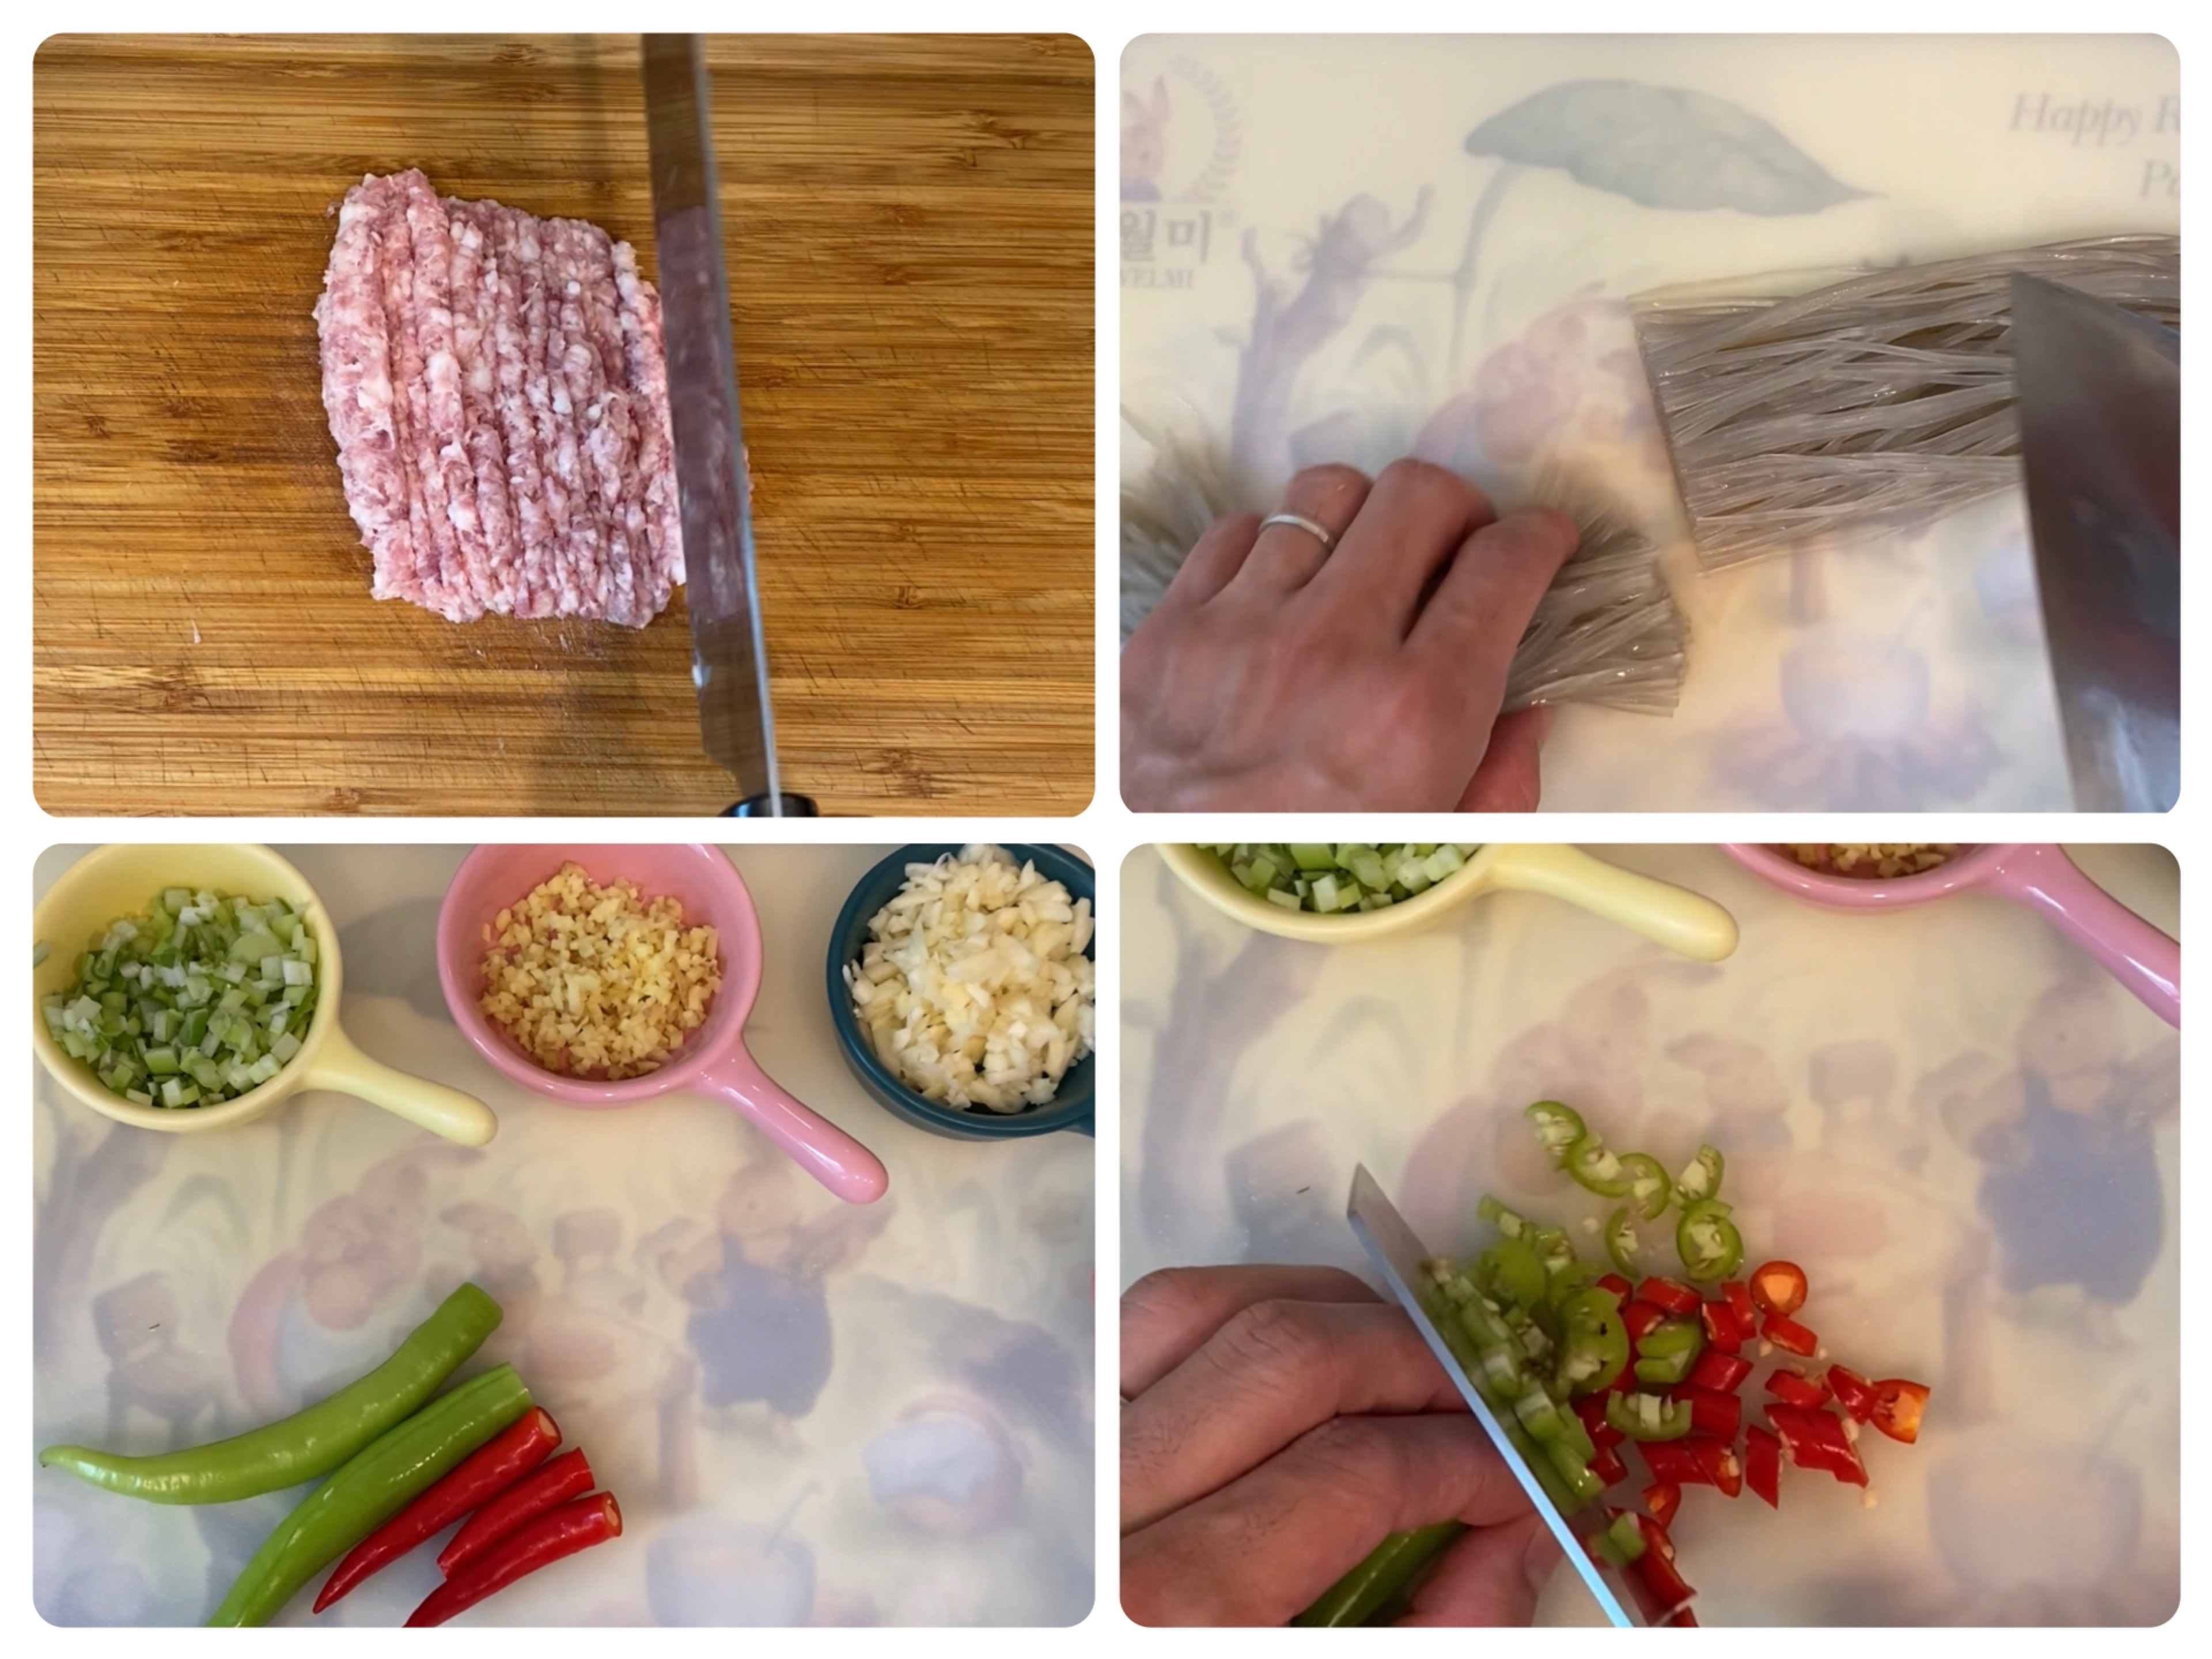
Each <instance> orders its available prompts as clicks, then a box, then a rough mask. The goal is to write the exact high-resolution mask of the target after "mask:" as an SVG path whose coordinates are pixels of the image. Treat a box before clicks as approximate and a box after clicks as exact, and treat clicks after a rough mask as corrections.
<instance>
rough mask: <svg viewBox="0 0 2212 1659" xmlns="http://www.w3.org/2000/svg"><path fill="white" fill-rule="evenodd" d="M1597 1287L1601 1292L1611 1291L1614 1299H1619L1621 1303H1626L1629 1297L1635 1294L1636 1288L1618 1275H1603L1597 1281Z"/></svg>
mask: <svg viewBox="0 0 2212 1659" xmlns="http://www.w3.org/2000/svg"><path fill="white" fill-rule="evenodd" d="M1597 1287H1598V1289H1600V1290H1601V1291H1612V1292H1613V1295H1614V1296H1615V1297H1619V1298H1620V1300H1621V1301H1623V1302H1626V1301H1627V1300H1628V1298H1629V1297H1632V1296H1634V1295H1635V1294H1636V1287H1635V1286H1634V1285H1632V1284H1630V1283H1629V1282H1628V1281H1627V1280H1626V1279H1623V1278H1622V1277H1621V1276H1620V1274H1619V1273H1607V1274H1605V1275H1604V1276H1603V1277H1601V1279H1599V1280H1598V1281H1597Z"/></svg>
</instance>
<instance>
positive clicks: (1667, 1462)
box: [1643, 1438, 1713, 1486]
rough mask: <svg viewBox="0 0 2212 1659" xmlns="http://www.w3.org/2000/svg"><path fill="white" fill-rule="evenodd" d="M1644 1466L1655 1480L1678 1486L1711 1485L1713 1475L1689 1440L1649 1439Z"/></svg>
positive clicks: (1645, 1444)
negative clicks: (1706, 1469)
mask: <svg viewBox="0 0 2212 1659" xmlns="http://www.w3.org/2000/svg"><path fill="white" fill-rule="evenodd" d="M1643 1452H1644V1468H1647V1469H1650V1471H1651V1478H1652V1479H1653V1480H1657V1481H1661V1482H1664V1483H1668V1484H1670V1485H1673V1486H1711V1485H1712V1484H1713V1482H1712V1477H1711V1475H1709V1474H1706V1472H1705V1464H1704V1463H1703V1462H1699V1458H1698V1454H1697V1453H1696V1452H1694V1451H1692V1449H1690V1443H1689V1441H1688V1440H1687V1439H1686V1438H1685V1439H1681V1440H1647V1441H1645V1442H1644V1446H1643Z"/></svg>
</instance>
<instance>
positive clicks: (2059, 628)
mask: <svg viewBox="0 0 2212 1659" xmlns="http://www.w3.org/2000/svg"><path fill="white" fill-rule="evenodd" d="M2012 335H2013V362H2014V375H2015V382H2016V386H2017V390H2018V395H2019V399H2020V427H2021V455H2022V459H2023V465H2024V467H2025V470H2026V472H2027V516H2028V527H2029V532H2030V534H2031V536H2032V537H2033V541H2034V544H2035V574H2036V582H2037V585H2038V586H2039V588H2040V589H2041V591H2042V595H2043V627H2044V632H2045V635H2046V636H2047V637H2048V639H2049V641H2050V646H2051V670H2052V672H2053V674H2054V675H2055V677H2056V678H2057V684H2058V713H2059V718H2060V720H2061V722H2062V724H2063V726H2064V728H2065V733H2066V762H2067V768H2068V769H2069V772H2071V774H2072V775H2073V780H2074V804H2075V806H2077V807H2079V808H2080V809H2081V810H2082V811H2090V812H2163V811H2166V810H2168V809H2169V808H2171V807H2172V805H2173V803H2174V800H2175V799H2176V798H2177V797H2178V796H2179V793H2180V790H2181V337H2180V336H2179V335H2178V334H2176V333H2175V332H2174V331H2172V330H2171V329H2167V328H2163V327H2160V325H2158V324H2156V323H2154V322H2152V321H2150V320H2148V319H2146V318H2142V317H2138V316H2136V314H2135V313H2132V312H2130V311H2126V310H2124V309H2123V308H2122V307H2118V306H2116V305H2114V304H2112V302H2111V301H2106V300H2100V299H2098V298H2096V297H2094V296H2093V295H2087V294H2083V293H2081V292H2079V291H2077V290H2075V289H2069V288H2063V287H2061V286H2059V285H2058V284H2057V283H2047V282H2045V281H2042V280H2041V279H2040V278H2038V277H2033V276H2015V277H2014V278H2013V279H2012Z"/></svg>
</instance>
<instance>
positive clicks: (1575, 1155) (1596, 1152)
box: [1566, 1133, 1628, 1198]
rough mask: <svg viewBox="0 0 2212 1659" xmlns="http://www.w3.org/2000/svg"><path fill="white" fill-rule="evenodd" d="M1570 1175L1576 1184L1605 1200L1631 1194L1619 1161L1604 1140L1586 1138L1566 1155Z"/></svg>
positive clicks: (1586, 1135)
mask: <svg viewBox="0 0 2212 1659" xmlns="http://www.w3.org/2000/svg"><path fill="white" fill-rule="evenodd" d="M1566 1170H1567V1173H1568V1174H1569V1175H1570V1176H1573V1177H1574V1180H1575V1183H1576V1185H1577V1186H1580V1187H1587V1188H1589V1190H1590V1191H1591V1192H1594V1193H1596V1194H1600V1195H1601V1196H1602V1197H1605V1198H1619V1197H1620V1196H1621V1195H1622V1194H1626V1192H1627V1191H1628V1177H1627V1176H1626V1175H1624V1174H1623V1173H1622V1172H1621V1167H1620V1159H1619V1158H1615V1157H1614V1156H1613V1153H1612V1152H1610V1151H1609V1150H1608V1149H1607V1146H1606V1144H1605V1137H1604V1136H1602V1135H1600V1134H1595V1133H1591V1134H1585V1135H1584V1136H1583V1138H1582V1139H1580V1140H1577V1142H1575V1144H1574V1145H1573V1146H1571V1147H1570V1148H1569V1149H1568V1151H1567V1162H1566Z"/></svg>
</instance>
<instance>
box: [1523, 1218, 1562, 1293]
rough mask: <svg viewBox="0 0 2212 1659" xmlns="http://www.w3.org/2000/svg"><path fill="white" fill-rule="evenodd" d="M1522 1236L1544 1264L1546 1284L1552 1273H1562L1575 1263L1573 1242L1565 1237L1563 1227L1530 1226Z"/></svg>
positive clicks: (1549, 1280) (1548, 1282)
mask: <svg viewBox="0 0 2212 1659" xmlns="http://www.w3.org/2000/svg"><path fill="white" fill-rule="evenodd" d="M1522 1237H1523V1238H1524V1239H1526V1240H1527V1241H1528V1245H1529V1247H1530V1248H1531V1249H1534V1251H1535V1252H1536V1259H1537V1260H1538V1261H1541V1262H1542V1263H1543V1264H1544V1279H1545V1283H1546V1284H1547V1285H1549V1284H1550V1282H1551V1279H1552V1278H1553V1275H1554V1274H1557V1273H1565V1272H1566V1270H1567V1269H1568V1268H1570V1267H1573V1266H1574V1265H1575V1242H1574V1240H1572V1239H1571V1238H1569V1237H1567V1231H1566V1229H1565V1228H1564V1227H1531V1228H1530V1229H1529V1230H1528V1231H1527V1232H1525V1233H1523V1234H1522Z"/></svg>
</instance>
